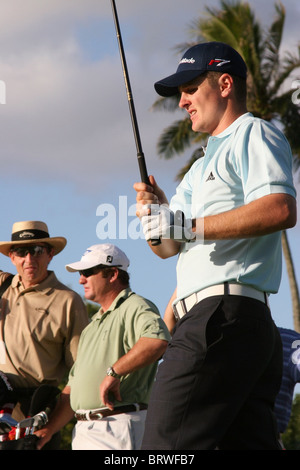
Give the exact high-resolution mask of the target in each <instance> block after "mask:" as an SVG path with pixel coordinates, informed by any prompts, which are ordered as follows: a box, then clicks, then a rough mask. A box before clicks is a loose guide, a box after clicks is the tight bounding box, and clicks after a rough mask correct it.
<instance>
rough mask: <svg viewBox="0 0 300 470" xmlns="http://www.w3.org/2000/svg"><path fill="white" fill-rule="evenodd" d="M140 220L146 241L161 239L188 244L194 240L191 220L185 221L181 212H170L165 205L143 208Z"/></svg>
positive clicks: (152, 205)
mask: <svg viewBox="0 0 300 470" xmlns="http://www.w3.org/2000/svg"><path fill="white" fill-rule="evenodd" d="M149 212H150V214H149ZM140 219H141V224H142V226H143V232H144V235H145V238H146V240H147V241H149V240H157V239H159V238H163V239H172V240H176V241H179V242H190V241H192V240H194V239H195V238H196V236H195V233H193V232H192V219H186V218H185V216H184V213H183V212H182V211H176V212H175V213H174V212H172V211H171V210H170V209H169V207H168V206H167V205H164V204H162V205H159V204H151V205H145V206H143V211H142V214H141V217H140Z"/></svg>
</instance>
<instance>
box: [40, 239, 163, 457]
mask: <svg viewBox="0 0 300 470" xmlns="http://www.w3.org/2000/svg"><path fill="white" fill-rule="evenodd" d="M128 266H129V260H128V258H127V256H126V255H125V253H124V252H123V251H121V250H120V249H119V248H118V247H117V246H115V245H112V244H100V245H93V246H91V247H90V248H88V249H87V250H86V252H85V253H84V255H83V256H82V258H81V260H80V261H78V262H76V263H72V264H69V265H67V266H66V268H67V270H68V271H70V272H74V271H75V272H76V271H77V272H79V273H80V279H79V282H80V284H82V285H83V287H84V292H85V298H86V299H88V300H92V301H94V302H97V303H99V304H100V305H101V308H100V310H99V311H98V312H97V313H96V314H95V315H94V317H93V318H92V322H91V323H90V324H89V325H88V326H87V327H86V328H85V330H84V331H83V333H82V335H81V338H80V343H79V348H78V356H77V360H76V362H75V364H74V366H73V368H72V370H71V372H70V375H69V382H68V384H67V386H66V387H65V389H64V390H63V392H62V394H61V397H60V402H59V403H58V406H57V408H56V410H55V411H54V413H53V415H52V417H51V419H50V421H49V423H48V425H47V426H46V427H45V428H43V429H42V430H40V431H38V432H37V433H36V434H37V435H38V436H39V437H41V441H40V443H39V444H38V446H39V447H40V448H41V447H42V446H43V445H44V443H45V442H47V441H48V439H49V438H51V436H52V435H53V433H55V432H57V431H58V430H59V429H61V428H62V427H63V426H64V425H65V424H66V423H67V422H68V421H69V420H70V419H71V418H72V417H73V416H74V411H75V417H76V418H77V420H78V422H77V424H76V426H75V428H74V433H73V441H72V448H73V450H104V449H110V450H112V449H114V450H137V449H139V448H140V445H141V439H142V436H143V431H144V421H145V417H146V409H147V404H148V399H149V393H150V389H151V386H152V383H153V381H154V376H155V373H156V367H157V361H158V360H159V359H160V358H161V356H162V354H163V353H164V351H165V349H166V347H167V343H168V341H169V339H170V336H169V333H168V330H167V328H166V325H165V324H164V322H163V320H162V319H161V317H160V314H159V312H158V310H157V308H156V306H155V305H154V304H153V303H152V302H150V301H149V300H146V299H144V298H142V297H141V296H139V295H137V294H135V293H134V292H133V291H132V290H131V288H130V287H129V274H128V271H127V270H128Z"/></svg>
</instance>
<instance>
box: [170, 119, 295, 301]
mask: <svg viewBox="0 0 300 470" xmlns="http://www.w3.org/2000/svg"><path fill="white" fill-rule="evenodd" d="M273 193H285V194H289V195H292V196H293V197H296V190H295V188H294V185H293V177H292V154H291V149H290V146H289V143H288V142H287V140H286V138H285V136H284V135H283V134H282V132H280V131H279V130H278V129H277V128H276V127H274V126H273V125H272V124H271V123H269V122H266V121H263V120H261V119H259V118H255V117H253V115H252V114H251V113H246V114H244V115H242V116H240V117H239V118H238V119H237V120H236V121H234V122H233V123H232V124H231V125H230V126H229V127H228V128H227V129H226V130H225V131H223V132H222V133H221V134H218V135H217V136H211V137H210V138H209V140H208V144H207V148H206V151H205V156H204V157H202V158H199V160H197V161H196V162H195V163H194V165H193V166H192V167H191V169H190V170H189V171H188V173H187V174H186V175H185V177H184V178H183V180H182V182H181V183H180V185H179V186H178V188H177V191H176V195H175V196H173V198H172V200H171V203H170V207H171V209H172V210H173V211H175V210H177V209H180V210H182V211H183V212H184V213H185V215H186V217H187V218H197V217H206V216H209V215H214V214H219V213H221V212H225V211H229V210H231V209H234V208H237V207H239V206H242V205H244V204H248V203H249V202H251V201H254V200H256V199H258V198H260V197H263V196H266V195H269V194H273ZM281 268H282V255H281V232H276V233H273V234H270V235H265V236H263V237H255V238H247V239H239V240H204V241H201V240H200V241H196V242H194V243H186V244H183V245H182V250H181V253H180V255H179V259H178V263H177V293H178V298H183V297H186V296H188V295H190V294H192V293H193V292H196V291H198V290H200V289H204V288H205V287H208V286H211V285H214V284H220V283H223V282H225V281H231V282H239V283H243V284H247V285H250V286H253V287H255V288H257V289H259V290H261V291H266V292H268V293H271V292H272V293H275V292H277V291H278V288H279V285H280V280H281Z"/></svg>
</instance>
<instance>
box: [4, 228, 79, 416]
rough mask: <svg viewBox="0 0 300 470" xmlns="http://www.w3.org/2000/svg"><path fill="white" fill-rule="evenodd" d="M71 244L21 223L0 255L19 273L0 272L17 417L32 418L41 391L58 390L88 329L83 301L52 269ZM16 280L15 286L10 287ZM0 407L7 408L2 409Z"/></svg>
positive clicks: (7, 366)
mask: <svg viewBox="0 0 300 470" xmlns="http://www.w3.org/2000/svg"><path fill="white" fill-rule="evenodd" d="M66 243H67V240H66V239H65V238H64V237H50V235H49V231H48V227H47V225H46V224H45V223H44V222H39V221H24V222H16V223H15V224H14V225H13V228H12V235H11V240H10V241H8V242H0V252H1V253H2V254H4V255H5V256H9V257H10V259H11V261H12V263H13V264H14V266H15V267H16V270H17V274H16V275H15V276H13V277H12V276H11V275H9V273H5V272H2V271H1V272H0V288H1V286H3V287H4V289H5V287H6V286H5V283H8V284H9V285H8V287H7V288H6V289H5V290H4V292H3V294H2V298H1V317H0V370H1V371H2V372H3V373H4V374H5V375H6V377H7V380H8V382H9V383H10V384H11V386H12V387H13V389H14V392H15V394H16V395H17V396H18V401H17V403H16V406H15V409H14V411H13V417H14V418H15V419H16V420H17V421H19V420H21V419H24V417H27V416H28V411H29V408H30V400H31V397H32V395H33V393H34V392H35V391H36V389H37V388H38V387H39V386H40V385H46V384H47V385H53V386H54V387H57V386H58V385H59V384H60V383H61V382H62V380H63V378H64V377H65V375H66V373H67V372H68V371H69V370H70V368H71V366H72V365H73V363H74V361H75V358H76V354H77V346H78V341H79V336H80V334H81V332H82V330H83V329H84V327H85V326H86V325H87V324H88V315H87V311H86V307H85V305H84V302H83V300H82V299H81V297H80V296H79V295H78V294H77V293H76V292H74V291H72V290H71V289H69V288H68V287H67V286H65V285H63V284H62V283H61V282H59V281H58V279H57V278H56V276H55V274H54V272H53V271H49V270H48V265H49V263H50V261H51V260H52V258H53V256H55V255H57V254H58V253H60V252H61V251H62V250H63V249H64V247H65V245H66ZM8 280H10V283H9V282H8ZM0 405H3V403H1V404H0Z"/></svg>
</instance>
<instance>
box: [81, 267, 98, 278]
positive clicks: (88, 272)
mask: <svg viewBox="0 0 300 470" xmlns="http://www.w3.org/2000/svg"><path fill="white" fill-rule="evenodd" d="M94 273H95V270H94V268H90V269H83V270H82V271H79V274H81V275H82V276H84V277H90V276H92V275H93V274H94Z"/></svg>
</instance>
